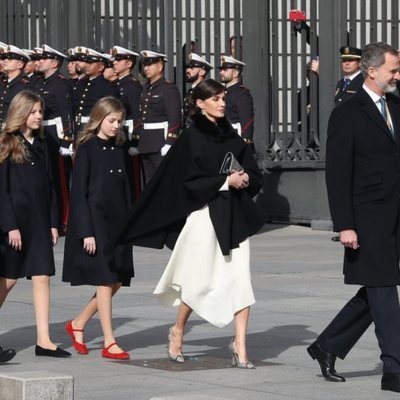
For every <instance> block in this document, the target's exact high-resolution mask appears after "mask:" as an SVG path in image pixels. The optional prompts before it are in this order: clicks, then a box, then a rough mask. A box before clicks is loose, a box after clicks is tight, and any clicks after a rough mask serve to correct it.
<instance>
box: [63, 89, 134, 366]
mask: <svg viewBox="0 0 400 400" xmlns="http://www.w3.org/2000/svg"><path fill="white" fill-rule="evenodd" d="M123 119H124V108H123V105H122V104H121V102H120V101H119V100H116V99H115V98H113V97H103V98H102V99H101V100H99V101H98V102H97V103H96V104H95V106H94V107H93V110H92V112H91V115H90V120H89V123H88V124H87V127H86V129H85V130H84V131H83V132H82V134H81V136H80V138H79V141H78V148H77V152H76V157H75V164H74V172H73V179H72V189H71V203H70V204H71V207H70V217H69V221H68V230H67V234H66V239H65V253H64V268H63V281H65V282H70V283H71V285H93V286H96V287H97V289H96V293H95V295H94V296H93V297H92V299H91V300H90V302H89V303H88V304H87V306H86V307H85V308H84V309H83V310H82V312H81V313H80V314H79V315H78V316H77V317H76V318H75V319H73V320H71V321H68V322H67V324H66V327H65V329H66V331H67V332H68V334H69V335H70V337H71V339H72V342H73V345H74V347H75V349H76V350H77V351H78V353H80V354H87V353H88V348H87V346H86V345H85V343H84V341H83V329H84V327H85V325H86V324H87V322H88V321H89V320H90V319H91V317H92V316H93V315H94V314H95V313H96V312H97V311H99V315H100V322H101V327H102V330H103V334H104V348H103V351H102V356H103V357H105V358H112V359H127V358H129V354H128V353H127V352H125V351H123V350H122V349H121V348H120V347H119V346H118V345H117V344H116V341H115V337H114V333H113V329H112V321H111V318H112V316H111V314H112V296H113V295H114V294H115V293H116V292H117V291H118V289H119V288H120V287H121V286H129V285H130V280H131V277H133V275H134V273H133V257H132V248H131V247H130V246H129V245H121V246H117V247H116V248H115V249H114V251H113V252H112V253H109V254H105V253H104V247H105V245H106V244H107V243H108V241H109V240H110V237H109V235H110V232H112V231H113V230H115V226H114V224H116V223H117V221H118V220H119V219H121V218H122V217H123V216H125V214H126V212H127V210H128V209H129V208H130V206H131V205H132V201H133V199H132V188H131V182H132V179H131V177H130V176H129V171H130V168H129V167H128V154H127V148H126V146H124V140H125V135H124V133H123V131H122V128H121V127H122V122H123Z"/></svg>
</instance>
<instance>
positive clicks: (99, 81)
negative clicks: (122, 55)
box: [74, 47, 119, 130]
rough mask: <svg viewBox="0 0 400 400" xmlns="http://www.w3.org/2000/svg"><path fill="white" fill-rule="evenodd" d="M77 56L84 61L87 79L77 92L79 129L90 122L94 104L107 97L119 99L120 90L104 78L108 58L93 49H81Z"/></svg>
mask: <svg viewBox="0 0 400 400" xmlns="http://www.w3.org/2000/svg"><path fill="white" fill-rule="evenodd" d="M77 55H78V56H79V57H80V59H81V60H82V61H84V64H83V68H84V73H85V75H86V77H85V78H84V79H83V80H82V81H81V84H80V85H79V87H77V88H76V90H75V95H74V97H75V99H74V115H75V121H76V124H77V129H78V130H79V129H80V128H81V125H82V124H85V123H87V122H88V121H89V115H90V111H91V110H92V107H93V106H94V104H95V103H96V102H97V101H98V100H99V99H101V98H102V97H106V96H113V97H115V98H118V97H119V93H118V88H117V87H116V85H115V84H113V83H112V82H109V81H108V80H107V79H105V78H104V76H103V71H104V68H105V66H106V63H107V62H108V59H107V57H105V56H104V55H103V54H102V53H99V52H98V51H95V50H93V49H89V48H84V47H79V48H78V52H77Z"/></svg>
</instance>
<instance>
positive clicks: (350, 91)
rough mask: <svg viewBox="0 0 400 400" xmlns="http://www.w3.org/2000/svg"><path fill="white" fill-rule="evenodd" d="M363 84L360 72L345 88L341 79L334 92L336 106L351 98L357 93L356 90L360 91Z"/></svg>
mask: <svg viewBox="0 0 400 400" xmlns="http://www.w3.org/2000/svg"><path fill="white" fill-rule="evenodd" d="M363 83H364V77H363V74H362V73H361V71H360V73H359V74H358V75H356V76H355V77H354V78H353V79H352V80H351V81H350V83H349V84H348V85H347V86H346V87H344V78H343V79H341V80H340V81H339V82H338V83H337V85H336V92H335V104H336V106H338V105H339V104H341V103H343V102H344V101H346V100H348V99H349V98H350V97H352V96H353V95H354V94H355V93H356V92H357V90H358V89H360V87H361V86H362V85H363Z"/></svg>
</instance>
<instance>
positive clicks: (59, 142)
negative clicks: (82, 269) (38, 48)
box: [37, 44, 73, 230]
mask: <svg viewBox="0 0 400 400" xmlns="http://www.w3.org/2000/svg"><path fill="white" fill-rule="evenodd" d="M42 49H43V51H42V55H41V58H40V60H39V62H38V69H39V71H40V72H41V73H42V74H43V79H42V80H41V81H40V83H39V85H38V86H37V91H38V92H39V94H40V96H41V97H42V99H43V101H44V104H45V108H44V116H43V123H42V125H43V129H44V133H45V137H46V139H47V143H48V148H49V154H50V162H51V163H52V171H53V174H54V181H55V183H54V186H55V189H56V193H57V200H58V206H59V223H60V227H61V228H62V230H65V228H66V225H67V218H68V204H69V181H70V175H71V170H72V160H71V155H72V153H73V124H72V121H73V113H72V91H71V87H70V85H69V84H68V80H67V79H66V78H64V77H63V76H62V75H60V74H59V69H60V67H61V65H62V63H63V61H64V60H66V59H67V56H65V55H64V54H63V53H60V52H59V51H57V50H54V49H53V48H51V47H50V46H48V45H46V44H44V45H43V46H42Z"/></svg>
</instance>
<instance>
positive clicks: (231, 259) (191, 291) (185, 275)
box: [154, 206, 255, 328]
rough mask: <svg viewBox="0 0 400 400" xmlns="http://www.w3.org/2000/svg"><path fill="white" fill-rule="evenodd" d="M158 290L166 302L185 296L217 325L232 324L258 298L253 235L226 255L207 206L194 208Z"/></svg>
mask: <svg viewBox="0 0 400 400" xmlns="http://www.w3.org/2000/svg"><path fill="white" fill-rule="evenodd" d="M154 294H156V295H157V296H158V298H159V300H160V301H161V303H162V304H164V305H175V306H176V305H179V304H180V302H181V301H183V302H184V303H186V304H187V305H188V306H189V307H191V308H192V309H193V310H194V311H195V312H196V313H197V314H198V315H199V316H200V317H202V318H204V319H205V320H206V321H208V322H210V323H211V324H213V325H215V326H217V327H220V328H222V327H223V326H225V325H227V324H229V323H230V322H231V321H232V320H233V317H234V314H235V313H236V312H237V311H240V310H242V309H243V308H245V307H248V306H250V305H252V304H254V303H255V298H254V293H253V288H252V285H251V277H250V246H249V239H246V240H245V241H243V242H242V243H240V246H239V247H238V248H236V249H233V250H231V252H230V254H229V256H224V255H223V254H222V252H221V249H220V247H219V244H218V241H217V237H216V235H215V231H214V227H213V225H212V222H211V219H210V214H209V210H208V206H205V207H204V208H202V209H200V210H197V211H195V212H193V213H191V214H190V215H189V217H188V218H187V220H186V224H185V226H184V227H183V229H182V231H181V233H180V235H179V237H178V240H177V242H176V245H175V248H174V250H173V252H172V255H171V258H170V260H169V262H168V265H167V267H166V268H165V270H164V273H163V275H162V276H161V279H160V281H159V282H158V284H157V287H156V289H155V290H154Z"/></svg>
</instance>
